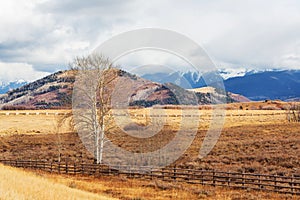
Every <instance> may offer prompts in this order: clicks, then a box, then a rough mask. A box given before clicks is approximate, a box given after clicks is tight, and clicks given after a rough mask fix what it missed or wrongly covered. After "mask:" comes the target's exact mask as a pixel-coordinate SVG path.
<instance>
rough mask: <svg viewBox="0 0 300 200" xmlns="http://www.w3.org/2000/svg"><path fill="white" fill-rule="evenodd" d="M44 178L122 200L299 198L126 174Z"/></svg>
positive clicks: (45, 175) (47, 176)
mask: <svg viewBox="0 0 300 200" xmlns="http://www.w3.org/2000/svg"><path fill="white" fill-rule="evenodd" d="M40 174H42V175H43V177H45V178H47V179H49V180H51V181H53V182H56V183H59V184H63V185H66V186H68V187H71V188H76V189H80V190H83V191H87V192H90V193H95V194H106V195H108V196H111V197H114V198H118V199H122V200H138V199H153V200H163V199H164V200H165V199H166V200H168V199H170V200H171V199H190V200H193V199H209V200H224V199H228V200H233V199H246V200H247V199H249V200H250V199H251V200H256V199H257V200H258V199H259V200H260V199H274V200H281V199H297V198H296V196H292V195H284V194H276V193H268V192H260V191H253V190H248V191H247V192H245V190H234V189H228V188H221V187H210V186H201V185H191V184H185V183H178V182H164V181H159V180H152V181H151V180H147V181H146V180H137V179H129V178H125V177H123V176H103V177H97V178H93V177H86V176H68V175H56V174H48V173H42V172H40Z"/></svg>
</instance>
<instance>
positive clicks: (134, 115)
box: [0, 111, 288, 118]
mask: <svg viewBox="0 0 300 200" xmlns="http://www.w3.org/2000/svg"><path fill="white" fill-rule="evenodd" d="M287 114H288V113H286V112H282V111H280V112H276V111H274V112H270V113H243V112H241V113H234V114H224V115H220V114H219V115H218V114H216V115H213V114H205V116H206V117H247V116H248V117H252V116H280V115H284V116H287ZM0 115H7V116H9V115H46V116H48V115H66V112H22V111H20V112H3V111H2V112H0ZM110 116H116V117H125V116H127V117H129V116H130V117H168V118H169V117H171V118H172V117H202V116H203V115H188V114H187V115H182V114H165V115H155V114H154V115H151V114H150V115H146V114H124V113H121V114H110Z"/></svg>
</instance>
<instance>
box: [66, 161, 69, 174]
mask: <svg viewBox="0 0 300 200" xmlns="http://www.w3.org/2000/svg"><path fill="white" fill-rule="evenodd" d="M68 170H69V169H68V163H66V174H68Z"/></svg>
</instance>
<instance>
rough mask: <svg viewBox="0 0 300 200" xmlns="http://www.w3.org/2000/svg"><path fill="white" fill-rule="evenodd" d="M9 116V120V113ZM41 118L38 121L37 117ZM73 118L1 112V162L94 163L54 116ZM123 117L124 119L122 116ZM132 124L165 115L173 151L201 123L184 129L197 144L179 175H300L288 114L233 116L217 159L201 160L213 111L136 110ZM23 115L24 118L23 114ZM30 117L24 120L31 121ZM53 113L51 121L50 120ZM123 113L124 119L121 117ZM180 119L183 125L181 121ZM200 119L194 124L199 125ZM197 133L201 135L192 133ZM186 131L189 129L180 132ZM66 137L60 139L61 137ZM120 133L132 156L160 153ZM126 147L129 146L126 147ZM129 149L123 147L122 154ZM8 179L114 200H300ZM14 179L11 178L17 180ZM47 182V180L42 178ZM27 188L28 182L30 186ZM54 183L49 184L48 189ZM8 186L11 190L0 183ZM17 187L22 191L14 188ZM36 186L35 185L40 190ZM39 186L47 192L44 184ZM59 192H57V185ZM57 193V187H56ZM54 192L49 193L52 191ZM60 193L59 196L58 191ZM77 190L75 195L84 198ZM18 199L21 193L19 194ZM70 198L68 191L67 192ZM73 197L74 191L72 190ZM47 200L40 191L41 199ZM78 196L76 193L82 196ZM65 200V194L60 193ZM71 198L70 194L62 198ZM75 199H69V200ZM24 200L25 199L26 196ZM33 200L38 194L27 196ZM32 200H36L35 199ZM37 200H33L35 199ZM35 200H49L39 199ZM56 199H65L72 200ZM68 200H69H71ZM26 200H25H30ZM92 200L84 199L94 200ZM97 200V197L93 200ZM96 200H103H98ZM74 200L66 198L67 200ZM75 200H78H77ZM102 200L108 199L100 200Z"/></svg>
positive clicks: (299, 137)
mask: <svg viewBox="0 0 300 200" xmlns="http://www.w3.org/2000/svg"><path fill="white" fill-rule="evenodd" d="M7 112H9V113H10V114H9V115H6V113H7ZM36 112H39V115H36ZM66 112H69V111H66V110H64V111H58V110H48V111H47V110H43V111H33V110H32V111H0V156H1V158H2V159H38V160H48V161H55V160H57V155H58V151H59V152H60V153H61V154H62V159H68V160H69V161H71V162H86V163H89V162H92V156H91V155H90V154H89V153H88V152H87V151H86V150H85V148H84V146H83V145H82V144H81V141H80V139H79V138H78V136H77V134H76V133H72V131H73V130H72V128H71V127H70V126H69V124H68V123H66V124H65V125H64V126H63V127H60V128H59V129H58V127H57V121H58V120H59V119H60V118H61V117H62V115H57V114H55V113H66ZM119 112H120V111H119ZM129 112H130V113H131V116H132V117H131V120H132V121H133V122H136V123H139V124H149V123H152V122H153V121H152V122H151V119H150V117H144V116H142V115H143V114H144V115H149V114H155V112H159V113H160V114H161V112H163V115H164V114H166V115H172V117H164V119H162V120H163V121H165V122H166V125H165V129H164V130H163V131H162V132H161V133H160V137H161V138H160V139H161V142H162V143H164V142H165V143H166V142H168V141H169V140H170V138H172V137H173V135H174V132H176V130H177V129H178V128H179V127H180V124H181V122H182V119H181V116H180V115H182V114H184V115H186V114H190V113H192V115H200V116H199V117H197V119H196V120H198V122H199V123H195V122H194V121H189V120H187V121H186V123H185V125H184V128H186V129H191V128H196V129H198V131H197V136H196V138H195V140H194V142H193V143H192V145H191V147H190V148H189V149H188V150H187V151H186V152H185V153H184V155H182V157H180V158H179V159H178V160H177V162H176V163H175V164H176V165H177V166H180V167H188V168H202V169H217V170H222V171H238V172H241V171H243V172H251V173H267V174H279V175H291V174H296V175H300V168H299V166H300V158H299V155H300V132H299V130H300V123H296V122H288V121H287V120H286V111H284V110H240V109H239V110H237V109H236V110H226V111H225V112H224V113H225V114H226V117H225V121H224V125H223V129H222V134H221V136H220V138H219V140H218V143H217V144H216V146H215V147H214V149H213V150H212V151H211V152H210V154H209V155H208V156H207V157H205V158H203V159H199V158H198V153H199V147H200V146H201V143H202V140H203V137H204V135H205V133H206V131H207V128H208V127H209V122H210V119H211V114H212V111H211V110H185V111H183V113H182V111H181V110H178V109H166V110H163V111H161V110H160V111H159V110H158V111H157V110H156V111H155V109H153V110H150V109H132V110H130V111H129ZM16 113H18V114H16ZM24 113H25V114H24ZM46 113H48V114H47V115H46ZM121 113H122V112H121ZM176 115H177V117H176ZM115 119H116V120H117V121H118V124H119V125H121V126H126V125H127V123H128V122H130V121H128V119H129V118H128V117H124V116H123V117H122V116H120V117H116V118H115ZM193 119H195V118H194V117H193ZM193 126H197V127H193ZM181 128H182V127H181ZM58 131H59V134H57V132H58ZM114 131H116V132H117V133H120V134H119V136H120V137H118V138H111V139H112V141H115V142H116V143H118V144H120V146H121V147H124V148H127V149H128V150H131V151H136V149H137V148H138V147H137V146H138V145H141V146H142V145H148V146H153V148H154V149H155V148H158V147H159V145H158V144H157V142H156V141H151V140H149V141H147V143H145V144H143V142H141V141H138V142H137V141H136V140H132V139H130V138H128V137H127V136H126V135H125V134H123V133H121V131H120V130H119V129H115V130H114ZM125 141H126V142H125ZM122 145H123V146H122ZM1 167H2V168H3V170H2V169H1V172H2V171H5V170H12V171H13V172H15V173H18V174H22V176H21V175H20V177H21V178H20V180H26V181H27V180H28V179H26V177H27V178H29V177H31V176H33V177H34V179H35V178H37V179H40V178H41V179H43V180H42V181H45V182H46V183H45V184H46V185H47V184H48V185H49V187H50V185H51V184H53V182H54V183H55V184H58V185H59V186H57V187H61V184H62V185H65V186H68V188H72V189H77V190H80V191H85V192H89V193H87V194H85V193H84V194H81V195H90V193H94V194H98V195H103V194H105V196H108V197H115V198H119V199H126V200H127V199H297V197H296V196H290V195H281V194H280V195H279V194H276V193H266V192H256V191H245V190H232V189H227V188H213V187H203V186H200V185H188V184H183V183H165V182H161V181H150V182H149V181H143V180H134V179H127V178H125V177H102V178H96V179H94V178H93V177H80V176H78V177H73V176H65V175H64V176H62V175H50V174H47V173H42V172H39V175H38V176H36V175H35V173H36V172H29V173H28V172H23V171H21V170H16V171H14V169H11V168H6V167H5V169H4V167H3V166H1ZM1 172H0V177H1V180H2V182H3V180H5V178H4V179H2V177H6V179H8V177H14V176H18V175H10V176H6V175H5V174H6V173H4V172H3V173H2V174H1ZM13 172H12V173H13ZM40 176H42V177H40ZM26 181H25V182H26ZM47 181H49V182H50V183H49V182H47ZM1 184H5V185H6V184H7V185H8V183H1ZM15 185H17V184H15ZM34 185H35V184H34ZM38 185H42V184H39V183H38ZM51 187H52V185H51ZM55 187H56V186H55ZM1 188H2V187H0V199H12V198H10V196H5V193H6V191H11V192H8V194H10V193H12V194H13V191H14V190H12V189H11V188H13V187H12V186H11V188H8V187H3V188H5V189H2V191H4V192H2V193H1ZM45 190H47V191H48V190H49V191H50V189H45ZM58 190H59V189H58ZM77 190H75V191H76V192H78V191H77ZM16 191H17V190H16ZM66 191H67V190H66ZM72 191H73V190H72ZM44 192H45V193H46V191H44V189H40V190H39V193H41V194H40V195H43V193H44ZM76 192H75V193H76ZM57 194H58V195H59V193H58V192H57ZM62 194H64V193H62ZM71 194H73V193H70V195H71ZM20 195H21V196H20V197H19V199H23V197H24V196H22V195H24V194H23V193H22V191H20ZM27 195H31V194H27ZM25 197H26V198H27V199H31V198H30V196H29V197H27V196H26V195H25ZM31 197H32V196H31ZM39 197H40V196H38V197H37V198H36V199H43V198H39ZM60 197H61V198H56V197H55V198H54V199H64V198H65V197H62V196H60ZM66 197H69V196H66ZM26 198H25V199H26ZM87 198H88V197H85V196H84V197H82V199H87ZM90 198H92V199H93V198H94V197H92V196H91V197H90ZM95 198H97V197H95ZM65 199H67V198H65ZM70 199H72V196H70ZM101 199H102V198H101Z"/></svg>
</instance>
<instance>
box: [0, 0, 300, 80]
mask: <svg viewBox="0 0 300 200" xmlns="http://www.w3.org/2000/svg"><path fill="white" fill-rule="evenodd" d="M151 27H153V28H161V29H168V30H173V31H176V32H178V33H181V34H183V35H185V36H187V37H189V38H190V39H192V40H193V41H195V42H197V43H198V44H199V45H201V47H203V49H205V51H206V52H207V54H208V55H209V56H210V58H211V59H212V60H213V62H214V63H215V65H216V67H217V68H220V69H222V68H230V69H239V68H249V69H256V70H264V69H271V68H272V69H273V68H276V69H300V1H297V0H285V1H282V0H264V1H261V0H249V1H247V0H243V1H238V0H235V1H234V0H187V1H180V0H151V1H140V0H128V1H124V0H89V1H82V0H65V1H62V0H26V1H19V0H9V1H0V30H1V31H0V81H2V82H7V81H13V80H18V79H22V80H26V81H32V80H35V79H37V78H40V77H42V76H45V75H47V74H49V73H52V72H55V71H58V70H61V69H66V68H67V66H68V63H70V62H71V61H72V59H73V58H74V57H75V56H82V55H88V54H89V53H91V52H92V51H93V50H94V49H95V48H96V47H97V46H98V45H99V44H101V43H102V42H104V41H106V40H108V39H110V38H111V37H112V36H115V35H118V34H120V33H123V32H126V31H130V30H134V29H139V28H151ZM131 57H134V56H131ZM132 59H134V58H132ZM139 59H141V58H138V59H137V60H139ZM128 60H130V59H128V58H127V59H124V62H125V61H127V62H128V63H133V62H132V60H131V62H130V61H128ZM150 60H151V59H150ZM158 60H159V59H158ZM163 60H164V59H162V62H164V61H163ZM165 60H166V59H165ZM167 60H170V59H167ZM171 60H172V59H171ZM146 64H153V63H146ZM162 64H166V65H172V64H174V63H172V62H170V63H162Z"/></svg>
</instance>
